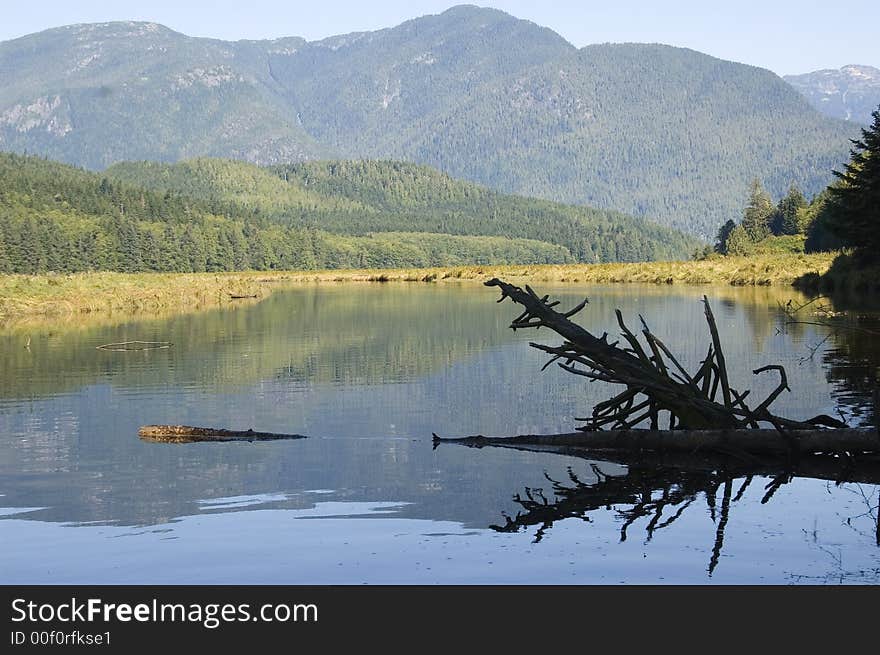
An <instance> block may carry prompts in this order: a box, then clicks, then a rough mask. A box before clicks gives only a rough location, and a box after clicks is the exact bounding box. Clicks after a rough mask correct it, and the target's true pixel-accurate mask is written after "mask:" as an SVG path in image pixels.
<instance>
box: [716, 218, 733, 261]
mask: <svg viewBox="0 0 880 655" xmlns="http://www.w3.org/2000/svg"><path fill="white" fill-rule="evenodd" d="M735 227H736V223H735V222H734V221H732V220H729V221H727V222H726V223H725V224H724V225H722V226H721V227H720V228H718V236H716V237H715V252H717V253H719V254H721V255H726V254H727V240H728V239H729V238H730V233H731V232H733V229H734V228H735Z"/></svg>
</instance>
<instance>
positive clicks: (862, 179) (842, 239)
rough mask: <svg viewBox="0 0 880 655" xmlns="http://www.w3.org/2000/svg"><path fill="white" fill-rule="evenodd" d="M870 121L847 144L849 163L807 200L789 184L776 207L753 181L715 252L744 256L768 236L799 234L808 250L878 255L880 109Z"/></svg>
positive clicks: (722, 230)
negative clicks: (737, 217) (738, 215)
mask: <svg viewBox="0 0 880 655" xmlns="http://www.w3.org/2000/svg"><path fill="white" fill-rule="evenodd" d="M872 117H873V123H872V125H871V126H869V127H868V128H865V129H862V137H861V139H852V140H851V142H852V146H853V147H852V150H851V151H850V161H849V162H848V163H846V164H845V165H844V167H843V170H842V171H837V170H834V171H832V172H833V174H834V176H835V178H836V179H835V181H834V182H832V183H831V184H830V185H829V186H828V187H826V188H825V189H823V190H822V191H820V192H819V193H818V194H816V195H815V196H814V197H813V198H812V199H811V200H809V201H807V199H806V198H805V197H804V194H803V193H802V192H801V191H800V189H798V188H797V186H795V185H794V184H792V185H791V187H790V188H789V190H788V193H786V194H785V196H783V197H782V198H781V199H780V200H779V201H778V202H777V203H775V204H774V203H773V201H772V199H771V197H770V194H768V193H767V191H766V190H765V189H764V187H763V185H762V184H761V181H760V180H758V179H755V180H754V181H753V182H752V184H751V188H750V190H749V197H748V202H747V204H746V206H745V208H744V210H743V214H742V219H741V220H740V221H739V222H736V221H733V220H728V221H727V222H726V223H724V225H722V226H721V228H720V229H719V230H718V234H717V236H716V239H715V245H714V251H715V252H717V253H720V254H722V255H728V254H729V255H748V254H750V253H752V252H753V251H754V249H755V246H756V244H759V243H761V242H762V241H764V240H765V239H767V238H768V237H771V236H796V235H800V236H802V237H803V240H804V243H803V247H804V250H805V251H806V252H818V251H829V250H837V249H839V248H852V249H853V250H854V251H856V252H857V253H858V254H859V256H860V257H861V258H862V259H875V258H877V257H878V256H880V253H878V247H880V108H878V110H876V111H874V112H873V113H872Z"/></svg>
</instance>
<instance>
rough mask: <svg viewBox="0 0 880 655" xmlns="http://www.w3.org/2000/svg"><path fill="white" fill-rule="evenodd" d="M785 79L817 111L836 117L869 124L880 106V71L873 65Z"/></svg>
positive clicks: (821, 71) (817, 72)
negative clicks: (873, 113)
mask: <svg viewBox="0 0 880 655" xmlns="http://www.w3.org/2000/svg"><path fill="white" fill-rule="evenodd" d="M783 79H785V81H786V82H788V83H789V84H791V85H792V86H793V87H794V88H795V89H797V90H798V91H799V92H800V93H802V94H803V96H804V97H805V98H806V99H807V100H809V101H810V104H812V105H813V106H814V107H815V108H816V109H818V110H819V111H821V112H822V113H823V114H826V115H828V116H833V117H834V118H842V119H843V120H846V121H853V122H855V123H861V124H863V125H868V124H870V122H871V112H872V111H876V110H877V108H878V107H880V69H877V68H874V67H873V66H855V65H851V66H844V67H843V68H841V69H840V70H834V69H827V70H820V71H814V72H812V73H804V74H803V75H786V76H785V77H784V78H783Z"/></svg>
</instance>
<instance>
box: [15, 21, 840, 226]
mask: <svg viewBox="0 0 880 655" xmlns="http://www.w3.org/2000/svg"><path fill="white" fill-rule="evenodd" d="M0 80H2V84H0V150H7V151H15V152H24V151H27V152H29V153H35V154H40V155H45V156H48V157H51V158H54V159H58V160H61V161H65V162H69V163H73V164H77V165H81V166H84V167H87V168H92V169H102V168H104V167H107V166H109V165H111V164H113V163H115V162H119V161H124V160H157V161H177V160H181V159H185V158H190V157H195V156H220V157H230V158H237V159H243V160H247V161H250V162H254V163H260V164H279V163H287V162H294V161H301V160H309V159H327V158H335V157H346V158H370V159H376V158H381V159H403V160H409V161H413V162H416V163H421V164H428V165H431V166H434V167H437V168H439V169H441V170H443V171H444V172H447V173H449V174H451V175H454V176H456V177H461V178H464V179H467V180H471V181H474V182H478V183H481V184H484V185H487V186H490V187H492V188H495V189H498V190H501V191H504V192H508V193H516V194H521V195H530V196H535V197H541V198H546V199H552V200H556V201H562V202H570V203H579V204H588V205H593V206H597V207H601V208H609V209H616V210H620V211H623V212H627V213H631V214H635V215H637V216H646V217H650V218H652V219H655V220H657V221H658V222H660V223H663V224H665V225H668V226H672V227H677V228H681V229H684V230H687V231H688V232H690V233H692V234H696V235H701V236H704V237H711V236H713V235H714V233H715V231H716V230H717V227H718V225H720V224H721V223H723V222H724V221H725V220H727V219H728V218H736V217H738V216H739V213H740V208H741V206H742V205H743V203H744V200H745V196H746V194H747V189H748V185H749V182H750V181H751V179H752V178H754V177H759V178H761V179H762V180H763V181H764V183H765V185H766V186H767V187H768V188H769V189H770V190H771V192H773V193H774V194H776V195H781V194H783V193H784V192H785V190H786V189H787V188H788V186H789V185H790V184H791V183H792V182H794V183H796V184H798V185H799V186H800V187H801V188H802V189H803V190H804V191H805V192H806V193H807V194H811V193H815V192H817V191H818V190H819V189H821V188H822V187H823V186H824V185H825V184H827V182H828V181H829V179H830V177H831V176H830V171H831V168H833V167H835V166H839V165H840V164H841V162H844V161H845V160H846V158H847V153H848V148H849V141H848V138H849V137H851V136H854V135H855V134H857V132H856V131H854V126H853V125H852V124H847V123H845V122H844V121H838V120H834V119H831V118H828V117H826V116H823V115H821V114H820V113H818V112H817V111H815V110H814V109H813V108H811V107H810V106H809V104H808V103H807V102H806V101H805V100H804V98H802V97H801V96H800V95H799V94H798V93H797V92H796V91H794V90H793V89H792V88H791V87H790V86H789V85H788V84H786V83H785V82H784V81H783V80H782V79H780V78H779V77H777V76H776V75H774V74H772V73H770V72H769V71H766V70H763V69H759V68H754V67H750V66H744V65H740V64H734V63H731V62H726V61H722V60H718V59H715V58H712V57H709V56H707V55H703V54H701V53H698V52H694V51H691V50H685V49H680V48H672V47H668V46H661V45H643V44H620V45H608V44H605V45H596V46H588V47H586V48H583V49H577V48H575V47H574V46H572V45H571V44H569V43H568V42H566V41H565V40H564V39H563V38H562V37H560V36H559V35H558V34H556V33H554V32H552V31H551V30H549V29H546V28H543V27H540V26H538V25H536V24H534V23H531V22H528V21H523V20H519V19H517V18H514V17H512V16H509V15H507V14H505V13H503V12H500V11H496V10H491V9H481V8H477V7H470V6H462V7H455V8H453V9H450V10H448V11H446V12H444V13H442V14H440V15H437V16H426V17H422V18H417V19H414V20H411V21H408V22H406V23H403V24H401V25H399V26H397V27H394V28H390V29H384V30H379V31H376V32H364V33H355V34H348V35H342V36H337V37H332V38H329V39H324V40H322V41H316V42H307V41H305V40H304V39H301V38H296V37H292V38H285V39H280V40H275V41H237V42H224V41H218V40H213V39H204V38H192V37H188V36H185V35H183V34H179V33H176V32H174V31H172V30H169V29H167V28H165V27H162V26H160V25H156V24H151V23H109V24H95V25H74V26H68V27H63V28H58V29H52V30H48V31H46V32H41V33H39V34H34V35H30V36H27V37H23V38H20V39H16V40H14V41H8V42H4V43H0Z"/></svg>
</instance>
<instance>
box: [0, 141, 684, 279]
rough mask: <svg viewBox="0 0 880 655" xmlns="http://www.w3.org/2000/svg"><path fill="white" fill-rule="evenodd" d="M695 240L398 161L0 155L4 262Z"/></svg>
mask: <svg viewBox="0 0 880 655" xmlns="http://www.w3.org/2000/svg"><path fill="white" fill-rule="evenodd" d="M696 246H697V242H696V241H695V240H693V239H691V238H688V237H686V236H685V235H683V234H681V233H678V232H674V231H672V230H669V229H667V228H663V227H660V226H658V225H653V224H650V223H647V222H645V221H643V220H640V219H637V218H633V217H630V216H625V215H621V214H618V213H616V212H611V211H602V210H594V209H589V208H586V207H569V206H565V205H559V204H556V203H551V202H547V201H543V200H536V199H530V198H518V197H515V196H505V195H502V194H500V193H498V192H494V191H490V190H488V189H485V188H483V187H479V186H477V185H475V184H473V183H469V182H462V181H459V180H454V179H452V178H450V177H449V176H447V175H445V174H443V173H440V172H438V171H435V170H432V169H429V168H426V167H424V166H418V165H415V164H408V163H401V162H373V161H370V162H361V161H356V162H349V161H326V162H309V163H303V164H294V165H286V166H279V167H272V168H261V167H258V166H256V165H254V164H249V163H246V162H241V161H230V160H219V159H198V160H191V161H185V162H181V163H178V164H160V163H148V162H141V163H122V164H118V165H115V166H113V167H111V168H110V169H108V170H107V171H105V173H104V174H99V173H94V172H90V171H86V170H83V169H80V168H75V167H72V166H69V165H65V164H60V163H57V162H53V161H48V160H45V159H41V158H38V157H34V156H21V155H15V154H0V273H9V272H13V273H40V272H47V271H59V272H75V271H85V270H120V271H127V272H139V271H170V272H191V271H196V272H198V271H224V270H243V269H255V270H267V269H316V268H392V267H395V268H396V267H425V266H454V265H464V264H501V263H524V264H526V263H527V264H544V263H546V264H553V263H568V262H573V261H585V262H599V261H639V260H648V259H669V258H675V257H684V256H687V255H688V254H689V253H690V252H693V250H694V249H695V248H696Z"/></svg>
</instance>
